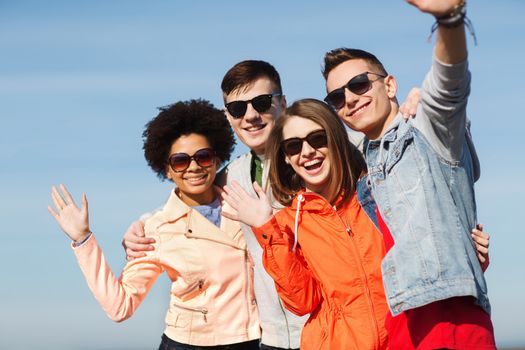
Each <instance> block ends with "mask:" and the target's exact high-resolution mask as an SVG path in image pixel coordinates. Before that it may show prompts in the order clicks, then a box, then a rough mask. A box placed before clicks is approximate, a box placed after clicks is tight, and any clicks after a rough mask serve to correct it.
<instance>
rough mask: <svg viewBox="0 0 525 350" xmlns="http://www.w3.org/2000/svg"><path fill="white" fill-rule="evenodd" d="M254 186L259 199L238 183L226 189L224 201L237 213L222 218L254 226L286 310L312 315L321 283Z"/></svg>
mask: <svg viewBox="0 0 525 350" xmlns="http://www.w3.org/2000/svg"><path fill="white" fill-rule="evenodd" d="M253 187H254V189H255V192H256V193H257V195H258V198H255V197H252V196H250V195H249V194H248V193H247V192H246V191H244V189H243V188H242V187H241V186H240V185H239V184H238V183H237V182H235V181H234V182H232V185H231V186H225V187H224V193H223V198H224V199H225V200H226V202H227V203H228V204H229V205H230V206H231V207H232V208H233V209H234V211H235V212H234V213H228V212H224V213H223V215H224V216H226V217H228V218H231V219H233V220H239V221H242V222H244V223H245V224H247V225H249V226H251V227H252V231H253V233H254V234H255V237H256V238H257V241H258V242H259V244H260V245H261V247H262V248H263V265H264V268H265V270H266V272H268V274H269V275H270V276H271V277H272V279H273V280H274V282H275V288H276V289H277V293H278V294H279V296H280V297H281V300H282V301H283V303H284V305H285V307H286V308H287V309H288V310H290V311H291V312H293V313H295V314H296V315H299V316H302V315H306V314H308V313H311V312H312V311H313V310H315V309H316V308H317V306H318V305H319V302H320V301H321V298H322V297H321V288H320V286H319V283H318V282H317V280H316V279H315V278H314V277H313V275H312V272H311V271H310V270H309V268H308V265H307V263H306V261H305V259H304V257H303V255H302V253H301V249H300V248H298V249H296V250H295V251H294V250H293V247H294V235H293V233H291V232H290V231H289V230H288V229H287V228H286V227H281V226H280V225H279V223H278V219H277V217H276V216H275V215H273V214H272V208H271V206H270V202H269V200H268V198H267V196H266V194H265V192H264V191H263V189H262V188H261V187H260V186H259V185H257V183H254V184H253Z"/></svg>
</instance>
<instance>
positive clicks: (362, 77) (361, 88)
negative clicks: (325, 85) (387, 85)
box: [324, 72, 386, 110]
mask: <svg viewBox="0 0 525 350" xmlns="http://www.w3.org/2000/svg"><path fill="white" fill-rule="evenodd" d="M368 74H373V75H377V76H378V77H379V78H377V79H375V80H371V79H370V78H368ZM382 78H386V75H383V74H378V73H373V72H364V73H361V74H358V75H356V76H355V77H353V78H352V79H350V80H349V81H348V83H346V84H345V85H343V86H341V87H340V88H339V89H335V90H333V91H332V92H330V93H329V94H328V95H326V97H325V98H324V101H325V102H326V103H328V104H329V105H330V106H332V107H333V108H334V109H335V110H340V109H341V108H343V106H344V104H345V100H346V96H345V89H348V90H350V91H352V92H353V93H354V94H356V95H362V94H364V93H365V92H367V91H368V90H370V89H371V88H372V83H373V82H374V81H376V80H379V79H382Z"/></svg>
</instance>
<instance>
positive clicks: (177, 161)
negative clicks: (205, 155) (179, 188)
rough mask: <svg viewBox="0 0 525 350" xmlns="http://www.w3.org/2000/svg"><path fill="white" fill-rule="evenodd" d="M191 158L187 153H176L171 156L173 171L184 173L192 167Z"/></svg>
mask: <svg viewBox="0 0 525 350" xmlns="http://www.w3.org/2000/svg"><path fill="white" fill-rule="evenodd" d="M190 162H191V158H190V156H189V155H187V154H186V153H175V154H173V155H171V156H170V159H169V163H170V167H171V169H173V171H176V172H179V171H184V170H186V169H187V168H188V166H189V165H190Z"/></svg>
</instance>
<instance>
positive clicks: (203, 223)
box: [48, 100, 260, 350]
mask: <svg viewBox="0 0 525 350" xmlns="http://www.w3.org/2000/svg"><path fill="white" fill-rule="evenodd" d="M143 137H144V155H145V158H146V160H147V162H148V164H149V166H150V167H151V168H152V169H153V171H154V172H155V173H156V174H157V175H158V176H159V177H160V178H161V179H169V180H171V181H173V182H174V183H175V185H176V186H177V187H176V188H175V189H173V190H172V191H171V194H170V197H169V199H168V201H167V202H166V204H165V205H164V207H163V208H162V209H161V210H158V211H157V212H155V213H154V214H153V215H152V216H151V217H150V218H149V219H147V220H146V222H145V233H146V237H151V238H154V239H155V241H156V243H154V248H155V249H154V250H152V251H149V252H147V253H146V256H145V257H142V258H138V259H134V260H132V261H130V262H128V263H127V265H126V266H125V267H124V270H123V271H122V274H121V277H120V279H117V278H116V277H115V275H114V274H113V273H112V271H111V269H110V268H109V266H108V265H107V263H106V261H105V258H104V255H103V253H102V250H101V248H100V247H99V245H98V244H97V242H96V239H95V235H94V234H93V233H91V230H90V228H89V221H88V207H87V199H86V196H85V195H84V196H83V198H82V206H81V208H78V207H77V206H76V205H75V203H74V201H73V199H72V197H71V195H70V194H69V192H68V191H67V189H66V188H65V186H63V185H61V186H60V191H59V190H57V189H56V188H55V187H53V188H52V192H51V197H52V200H53V202H54V204H55V207H56V209H53V208H51V207H49V208H48V209H49V211H50V213H51V214H52V215H53V217H54V218H55V219H56V220H57V222H58V223H59V225H60V227H61V228H62V230H63V231H64V232H65V233H66V234H67V235H68V236H69V237H70V238H71V239H72V240H73V244H72V247H73V250H74V253H75V255H76V257H77V260H78V263H79V265H80V268H81V270H82V272H83V273H84V276H85V278H86V281H87V283H88V285H89V287H90V289H91V291H92V292H93V294H94V295H95V297H96V299H97V300H98V302H99V304H100V305H101V306H102V308H103V309H104V310H105V311H106V313H107V314H108V316H109V317H110V318H111V319H112V320H114V321H117V322H120V321H123V320H125V319H127V318H129V317H130V316H131V315H132V314H133V312H134V311H135V310H136V309H137V307H138V306H139V305H140V303H141V302H142V300H143V299H144V297H145V296H146V295H147V293H148V291H149V290H150V288H151V286H152V285H153V283H154V282H155V280H156V279H157V277H158V276H159V275H160V274H161V273H163V272H166V274H167V275H168V277H169V278H170V279H171V281H172V286H171V293H170V294H171V295H170V297H171V299H170V303H169V307H168V312H167V315H166V328H165V330H164V334H163V336H162V342H161V345H160V347H159V349H161V350H172V349H177V350H178V349H201V347H206V348H213V349H258V348H259V340H258V339H259V337H260V329H259V315H258V311H257V306H256V303H255V296H254V293H253V262H252V260H251V257H250V254H249V253H248V250H247V247H246V242H245V240H244V235H243V233H242V231H241V227H240V225H239V223H237V222H236V221H233V220H230V219H228V218H224V217H221V211H222V206H223V204H222V203H221V202H220V199H219V197H220V196H219V195H218V191H217V189H216V188H215V186H214V185H213V181H214V180H215V175H216V172H217V170H218V168H219V166H220V165H221V164H222V163H224V162H225V161H227V160H228V159H229V158H230V154H231V152H232V150H233V147H234V144H235V141H234V138H233V132H232V130H231V127H230V125H229V124H228V121H227V119H226V117H225V116H224V113H223V112H222V111H220V110H218V109H216V108H214V107H213V106H212V105H211V104H210V103H209V102H207V101H203V100H191V101H185V102H178V103H175V104H173V105H171V106H168V107H165V108H162V109H161V111H160V113H159V115H158V116H157V117H156V118H154V119H153V120H151V121H150V122H149V123H148V124H147V125H146V129H145V131H144V133H143Z"/></svg>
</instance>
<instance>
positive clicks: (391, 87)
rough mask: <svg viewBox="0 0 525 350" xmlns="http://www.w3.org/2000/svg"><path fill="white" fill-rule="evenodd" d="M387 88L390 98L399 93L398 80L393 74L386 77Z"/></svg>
mask: <svg viewBox="0 0 525 350" xmlns="http://www.w3.org/2000/svg"><path fill="white" fill-rule="evenodd" d="M385 88H386V94H387V96H388V98H390V99H393V98H395V97H396V94H397V81H396V78H394V76H393V75H388V76H387V77H386V78H385Z"/></svg>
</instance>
